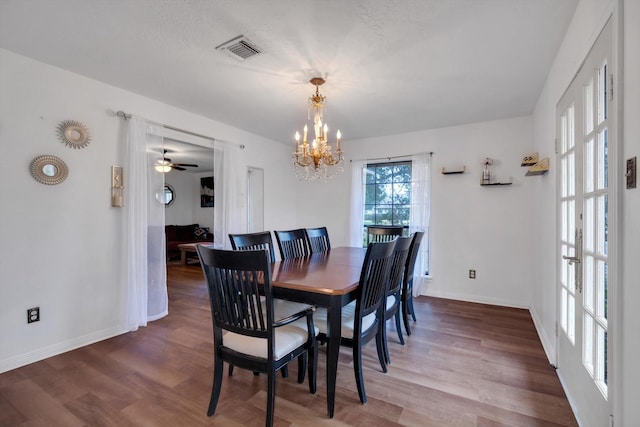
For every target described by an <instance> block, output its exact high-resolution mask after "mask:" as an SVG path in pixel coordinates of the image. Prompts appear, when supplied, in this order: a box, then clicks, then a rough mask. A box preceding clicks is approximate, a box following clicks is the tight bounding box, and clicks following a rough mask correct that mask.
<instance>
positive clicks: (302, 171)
mask: <svg viewBox="0 0 640 427" xmlns="http://www.w3.org/2000/svg"><path fill="white" fill-rule="evenodd" d="M309 83H311V84H312V85H315V87H316V93H315V94H313V95H311V97H310V98H309V106H308V117H307V120H310V119H311V112H312V111H313V131H314V136H315V138H314V139H313V141H312V142H311V144H309V143H308V142H307V132H308V130H309V128H308V127H307V125H306V124H305V125H304V129H303V136H302V141H300V133H299V132H296V135H295V140H296V144H295V145H296V151H294V152H293V153H292V154H291V158H292V160H293V168H294V170H295V172H296V176H297V177H298V179H300V180H304V181H316V180H326V179H329V178H331V177H332V176H334V175H337V174H339V173H341V172H342V171H343V170H344V157H343V155H342V150H341V149H340V138H341V137H342V136H341V134H340V131H338V132H336V150H335V152H332V148H331V145H329V127H328V126H327V124H326V123H324V122H323V119H324V118H323V110H324V100H325V97H324V96H322V95H320V92H319V90H318V87H319V86H320V85H322V84H324V79H323V78H321V77H314V78H312V79H311V80H310V81H309Z"/></svg>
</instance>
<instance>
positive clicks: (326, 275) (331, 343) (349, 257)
mask: <svg viewBox="0 0 640 427" xmlns="http://www.w3.org/2000/svg"><path fill="white" fill-rule="evenodd" d="M366 251H367V248H356V247H336V248H331V249H330V250H328V251H326V252H318V253H314V254H311V255H308V256H304V257H299V258H291V259H287V260H283V261H278V262H275V263H273V265H272V270H271V271H272V280H271V282H272V286H273V293H274V296H275V297H276V298H282V299H287V300H291V301H296V302H303V303H307V304H312V305H314V306H317V307H326V308H327V311H328V315H327V331H328V337H327V338H328V342H327V369H326V371H327V372H326V373H327V409H328V413H329V417H330V418H333V413H334V408H335V399H336V378H337V374H338V356H339V354H340V340H341V337H340V330H341V324H342V307H344V306H345V305H347V304H349V303H350V302H351V301H353V300H354V299H355V298H356V295H357V289H358V285H359V282H360V273H361V270H362V265H363V262H364V258H365V255H366Z"/></svg>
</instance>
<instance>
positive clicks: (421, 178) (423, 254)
mask: <svg viewBox="0 0 640 427" xmlns="http://www.w3.org/2000/svg"><path fill="white" fill-rule="evenodd" d="M430 213H431V154H429V153H420V154H414V155H413V156H411V213H410V217H409V231H410V232H411V233H413V232H415V231H424V232H425V234H424V238H423V239H422V243H421V245H420V252H419V253H418V258H417V260H416V268H415V273H414V274H415V275H416V276H417V277H414V280H413V283H414V286H413V293H414V295H419V294H420V292H421V288H422V284H423V278H424V277H425V272H426V271H427V270H428V269H429V265H428V263H429V216H430ZM416 279H417V280H416Z"/></svg>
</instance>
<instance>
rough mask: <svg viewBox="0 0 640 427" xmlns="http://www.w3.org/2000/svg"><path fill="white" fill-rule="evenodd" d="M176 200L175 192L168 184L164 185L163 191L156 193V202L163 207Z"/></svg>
mask: <svg viewBox="0 0 640 427" xmlns="http://www.w3.org/2000/svg"><path fill="white" fill-rule="evenodd" d="M175 199H176V192H175V190H174V189H173V187H172V186H170V185H169V184H165V185H164V189H162V190H160V191H158V192H156V200H157V201H159V202H160V203H162V204H163V205H165V206H171V204H172V203H173V202H174V200H175Z"/></svg>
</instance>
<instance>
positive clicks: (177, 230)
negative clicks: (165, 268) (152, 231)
mask: <svg viewBox="0 0 640 427" xmlns="http://www.w3.org/2000/svg"><path fill="white" fill-rule="evenodd" d="M164 233H165V238H166V241H167V259H174V258H180V250H179V249H178V245H180V244H182V243H199V242H213V233H210V232H209V228H208V227H200V224H190V225H165V227H164Z"/></svg>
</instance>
